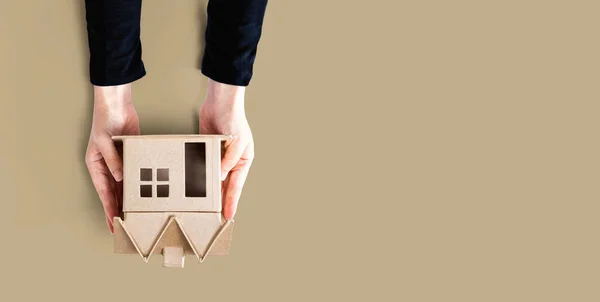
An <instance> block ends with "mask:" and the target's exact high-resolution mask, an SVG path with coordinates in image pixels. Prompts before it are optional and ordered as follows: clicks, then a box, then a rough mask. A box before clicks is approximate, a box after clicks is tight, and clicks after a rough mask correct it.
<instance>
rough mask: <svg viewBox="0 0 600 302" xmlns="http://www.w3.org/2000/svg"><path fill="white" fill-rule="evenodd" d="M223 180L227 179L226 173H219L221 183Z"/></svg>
mask: <svg viewBox="0 0 600 302" xmlns="http://www.w3.org/2000/svg"><path fill="white" fill-rule="evenodd" d="M225 178H227V172H223V171H221V181H225Z"/></svg>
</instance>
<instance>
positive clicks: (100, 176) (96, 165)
mask: <svg viewBox="0 0 600 302" xmlns="http://www.w3.org/2000/svg"><path fill="white" fill-rule="evenodd" d="M88 170H89V172H90V176H91V178H92V183H93V184H94V187H95V188H96V192H97V193H98V197H99V198H100V201H101V202H102V207H103V208H104V213H105V216H106V218H107V223H108V225H109V229H110V231H111V233H112V232H113V223H112V217H115V216H117V215H118V210H117V204H116V200H115V194H114V188H113V185H112V184H111V182H114V181H113V180H112V176H111V175H110V171H109V170H108V167H107V166H106V164H105V163H104V161H103V160H98V161H95V162H90V163H89V164H88Z"/></svg>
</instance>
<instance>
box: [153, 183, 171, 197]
mask: <svg viewBox="0 0 600 302" xmlns="http://www.w3.org/2000/svg"><path fill="white" fill-rule="evenodd" d="M156 196H157V197H169V185H157V186H156Z"/></svg>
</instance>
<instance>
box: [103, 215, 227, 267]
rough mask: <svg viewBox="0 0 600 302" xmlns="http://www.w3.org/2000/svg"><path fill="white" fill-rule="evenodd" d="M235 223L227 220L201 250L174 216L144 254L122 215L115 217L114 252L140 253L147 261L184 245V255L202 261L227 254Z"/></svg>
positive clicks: (166, 259) (167, 260) (166, 260)
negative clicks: (165, 250) (209, 256)
mask: <svg viewBox="0 0 600 302" xmlns="http://www.w3.org/2000/svg"><path fill="white" fill-rule="evenodd" d="M233 225H234V220H233V219H230V220H227V221H225V223H223V224H222V225H221V227H220V228H219V230H218V231H217V232H216V233H215V235H214V236H213V238H212V239H211V240H210V243H209V244H208V246H207V248H206V249H205V250H204V251H199V250H198V248H197V247H196V245H195V244H194V243H193V242H192V240H190V237H189V236H188V235H187V233H186V232H185V230H184V229H183V227H182V225H181V222H180V221H179V219H178V218H177V217H174V216H173V217H170V218H169V220H168V221H167V223H166V225H165V226H164V228H163V229H162V231H161V232H160V235H159V236H158V238H157V239H156V241H155V242H154V244H153V245H152V247H151V249H150V252H149V253H146V254H144V253H143V252H142V251H141V249H140V247H139V246H138V244H137V243H136V240H135V238H134V237H133V236H132V235H131V233H130V232H129V231H128V230H127V226H126V225H125V222H124V221H123V220H122V219H121V218H120V217H115V218H114V229H115V231H114V240H115V247H114V249H115V250H114V252H115V253H119V254H139V255H140V256H141V257H142V259H143V260H144V262H146V263H147V262H148V261H149V259H150V257H151V256H152V255H153V254H160V253H163V248H166V247H173V246H177V247H183V256H185V255H195V256H196V258H197V259H198V260H199V261H200V262H202V261H204V259H205V258H206V256H208V255H227V253H228V251H229V245H230V242H231V237H232V233H233ZM169 261H170V259H168V258H167V257H165V263H167V262H169ZM182 266H183V265H182Z"/></svg>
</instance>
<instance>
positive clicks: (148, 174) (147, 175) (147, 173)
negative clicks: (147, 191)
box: [140, 168, 152, 181]
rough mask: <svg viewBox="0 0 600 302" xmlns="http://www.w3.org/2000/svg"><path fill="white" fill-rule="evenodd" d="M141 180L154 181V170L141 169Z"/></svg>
mask: <svg viewBox="0 0 600 302" xmlns="http://www.w3.org/2000/svg"><path fill="white" fill-rule="evenodd" d="M140 180H141V181H152V169H146V168H142V169H140Z"/></svg>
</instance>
